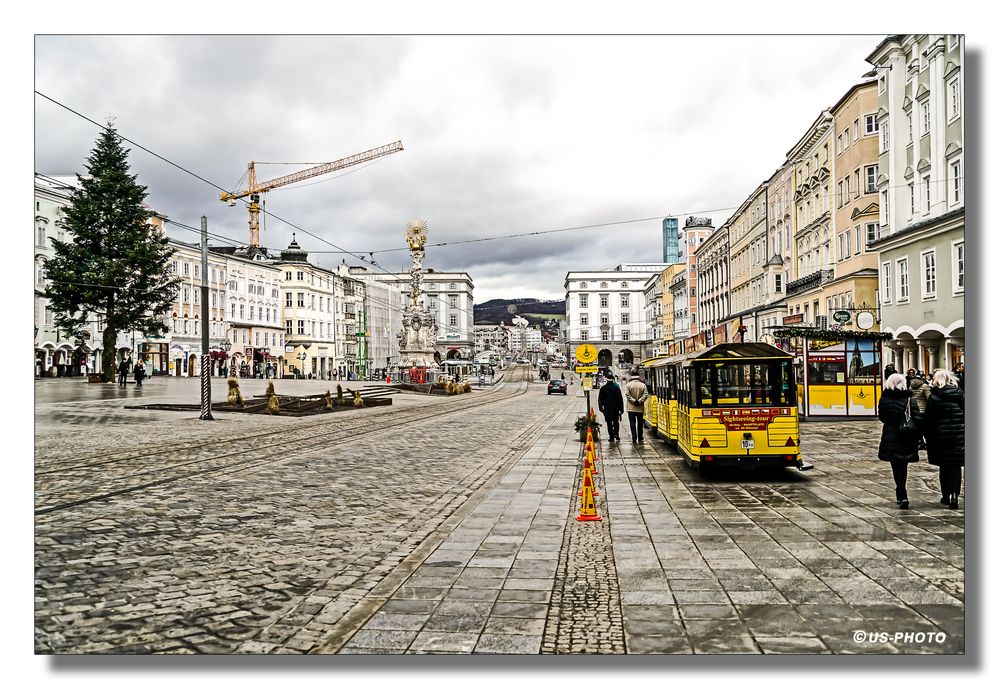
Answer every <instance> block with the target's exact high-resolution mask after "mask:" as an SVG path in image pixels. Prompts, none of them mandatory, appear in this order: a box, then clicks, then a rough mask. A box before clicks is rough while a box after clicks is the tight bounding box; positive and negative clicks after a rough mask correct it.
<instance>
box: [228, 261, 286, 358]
mask: <svg viewBox="0 0 999 689" xmlns="http://www.w3.org/2000/svg"><path fill="white" fill-rule="evenodd" d="M248 249H249V252H248V253H252V254H253V256H252V258H249V257H241V256H239V255H238V253H237V254H232V255H227V256H226V270H227V271H228V273H229V274H228V280H227V285H228V292H227V294H226V314H225V315H226V319H227V322H228V328H227V333H226V337H227V338H228V340H229V342H230V343H231V347H232V348H231V350H230V351H229V356H230V357H231V367H232V369H233V370H234V371H235V372H237V373H238V374H239V375H244V372H245V374H246V375H257V374H259V375H264V374H266V373H267V366H268V365H271V366H273V367H274V370H273V373H274V374H279V373H280V371H281V368H282V364H283V363H284V337H285V328H284V323H283V322H282V319H281V313H282V311H281V309H282V307H281V278H282V277H283V272H284V271H282V270H281V269H280V268H278V267H277V266H276V265H275V264H274V263H273V261H271V260H270V259H268V258H267V257H266V256H265V255H264V254H263V252H259V251H256V252H254V251H253V250H252V247H250V248H248ZM213 298H214V297H213ZM244 364H245V368H244Z"/></svg>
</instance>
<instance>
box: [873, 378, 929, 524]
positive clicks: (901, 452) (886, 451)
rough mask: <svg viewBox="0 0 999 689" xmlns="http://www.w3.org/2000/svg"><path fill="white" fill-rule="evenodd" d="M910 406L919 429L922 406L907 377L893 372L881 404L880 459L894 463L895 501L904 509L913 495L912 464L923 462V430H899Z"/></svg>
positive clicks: (910, 413) (892, 467)
mask: <svg viewBox="0 0 999 689" xmlns="http://www.w3.org/2000/svg"><path fill="white" fill-rule="evenodd" d="M906 407H908V408H909V416H911V417H912V419H913V423H915V424H916V428H917V429H918V428H919V425H920V422H921V421H922V418H921V415H920V413H919V407H917V406H916V404H915V402H913V401H912V392H911V391H910V390H909V387H908V386H907V385H906V383H905V376H903V375H902V374H901V373H893V374H892V375H890V376H888V380H886V381H885V389H884V390H883V391H882V393H881V401H880V402H878V418H879V419H881V423H882V427H881V444H880V445H879V446H878V459H880V460H883V461H885V462H889V463H890V464H891V473H892V476H893V477H894V478H895V502H896V503H897V504H898V506H899V507H900V508H902V509H903V510H906V509H909V495H908V493H906V491H905V481H906V478H908V474H909V464H910V463H911V462H917V461H919V449H918V448H919V431H918V430H917V431H915V432H912V433H908V434H903V433H901V432H900V431H899V427H900V426H901V425H902V423H903V422H904V421H905V409H906Z"/></svg>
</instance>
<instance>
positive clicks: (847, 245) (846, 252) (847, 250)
mask: <svg viewBox="0 0 999 689" xmlns="http://www.w3.org/2000/svg"><path fill="white" fill-rule="evenodd" d="M843 234H844V236H845V237H846V240H845V241H844V242H843V244H844V248H843V255H844V257H846V258H849V256H850V230H847V231H846V232H844V233H843Z"/></svg>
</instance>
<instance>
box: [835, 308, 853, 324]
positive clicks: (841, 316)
mask: <svg viewBox="0 0 999 689" xmlns="http://www.w3.org/2000/svg"><path fill="white" fill-rule="evenodd" d="M833 320H834V321H836V322H837V323H844V324H845V323H849V322H850V312H849V311H837V312H836V313H834V314H833Z"/></svg>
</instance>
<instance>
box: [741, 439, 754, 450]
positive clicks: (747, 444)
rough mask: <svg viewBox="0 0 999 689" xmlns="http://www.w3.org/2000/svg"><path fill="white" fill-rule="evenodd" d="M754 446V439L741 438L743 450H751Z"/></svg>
mask: <svg viewBox="0 0 999 689" xmlns="http://www.w3.org/2000/svg"><path fill="white" fill-rule="evenodd" d="M754 447H756V441H754V440H743V441H742V449H743V450H752V449H753V448H754Z"/></svg>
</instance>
